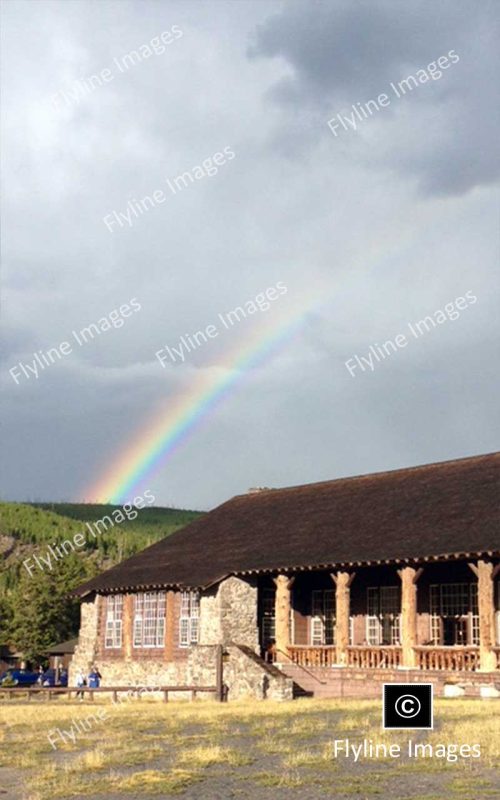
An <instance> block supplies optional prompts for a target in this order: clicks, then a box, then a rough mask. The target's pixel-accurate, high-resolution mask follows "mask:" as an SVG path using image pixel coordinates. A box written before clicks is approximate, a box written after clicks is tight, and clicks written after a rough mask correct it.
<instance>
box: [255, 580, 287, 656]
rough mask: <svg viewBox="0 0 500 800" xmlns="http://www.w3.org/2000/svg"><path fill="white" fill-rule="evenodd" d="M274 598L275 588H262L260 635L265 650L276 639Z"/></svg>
mask: <svg viewBox="0 0 500 800" xmlns="http://www.w3.org/2000/svg"><path fill="white" fill-rule="evenodd" d="M274 598H275V591H274V589H262V600H261V602H262V616H261V622H260V635H261V644H262V647H263V649H264V650H265V649H266V648H267V647H268V646H269V644H270V643H271V642H274V641H275V639H276V617H275V608H274ZM292 641H293V640H292Z"/></svg>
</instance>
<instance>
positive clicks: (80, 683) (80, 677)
mask: <svg viewBox="0 0 500 800" xmlns="http://www.w3.org/2000/svg"><path fill="white" fill-rule="evenodd" d="M76 685H77V687H78V688H79V689H80V691H79V692H77V693H76V696H77V697H79V698H80V702H81V701H82V700H83V696H84V692H83V691H82V689H83V687H84V686H86V685H87V681H86V680H85V675H84V674H83V672H82V670H81V669H79V670H78V672H77V673H76Z"/></svg>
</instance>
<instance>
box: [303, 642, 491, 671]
mask: <svg viewBox="0 0 500 800" xmlns="http://www.w3.org/2000/svg"><path fill="white" fill-rule="evenodd" d="M414 650H415V653H416V663H415V667H414V669H421V670H443V671H444V670H450V671H452V672H458V671H462V672H474V671H475V670H477V669H478V668H479V647H473V646H469V647H464V646H460V645H455V646H453V647H452V646H448V647H444V646H441V647H440V646H438V645H419V646H417V647H415V648H414ZM495 652H496V656H497V667H498V668H500V648H495ZM336 655H337V654H336V648H335V646H334V645H318V646H316V645H315V646H312V645H311V646H309V645H290V646H289V647H288V657H289V658H290V660H291V661H292V662H293V663H294V664H298V665H299V666H301V667H334V666H338V662H337V658H336ZM401 661H402V648H401V647H399V646H397V645H373V646H370V645H350V646H349V647H348V648H347V663H346V666H348V667H353V668H357V669H396V668H398V667H401V666H403V665H402V664H401Z"/></svg>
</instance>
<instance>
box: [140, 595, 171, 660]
mask: <svg viewBox="0 0 500 800" xmlns="http://www.w3.org/2000/svg"><path fill="white" fill-rule="evenodd" d="M134 601H135V606H134V647H163V645H164V644H165V603H166V594H165V592H141V593H139V594H136V595H135V598H134Z"/></svg>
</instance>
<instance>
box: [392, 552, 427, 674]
mask: <svg viewBox="0 0 500 800" xmlns="http://www.w3.org/2000/svg"><path fill="white" fill-rule="evenodd" d="M422 571H423V570H422V569H421V568H420V569H415V567H403V569H400V570H398V575H399V577H400V578H401V649H402V653H401V666H402V667H408V668H410V669H411V668H414V667H416V666H417V654H416V652H415V646H416V644H417V581H418V579H419V578H420V576H421V574H422Z"/></svg>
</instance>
